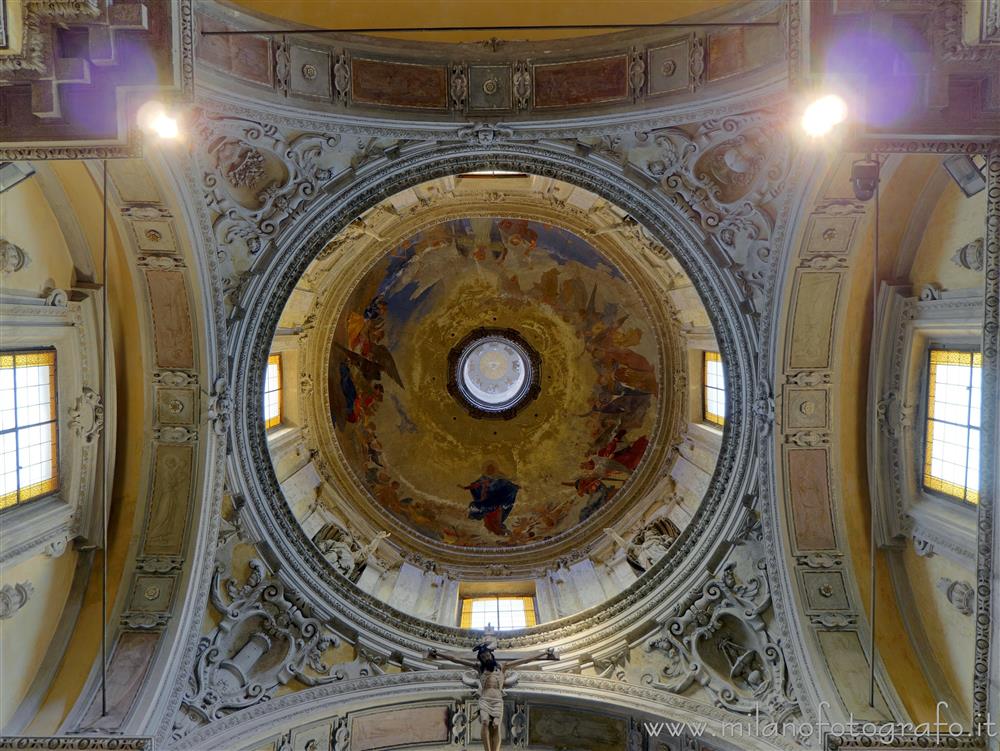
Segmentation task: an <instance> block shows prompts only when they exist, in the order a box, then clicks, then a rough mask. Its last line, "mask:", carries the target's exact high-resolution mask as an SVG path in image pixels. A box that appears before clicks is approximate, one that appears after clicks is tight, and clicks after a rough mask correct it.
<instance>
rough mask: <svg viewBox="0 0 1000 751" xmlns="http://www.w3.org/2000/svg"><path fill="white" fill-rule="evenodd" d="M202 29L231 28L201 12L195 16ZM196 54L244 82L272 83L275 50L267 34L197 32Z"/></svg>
mask: <svg viewBox="0 0 1000 751" xmlns="http://www.w3.org/2000/svg"><path fill="white" fill-rule="evenodd" d="M196 19H197V21H198V27H199V28H200V29H201V30H202V31H228V30H231V29H232V27H230V26H229V25H227V24H225V23H223V22H221V21H218V20H216V19H214V18H209V17H208V16H204V15H201V14H197V15H196ZM196 38H197V47H196V48H195V54H196V55H197V57H198V60H199V61H201V62H203V63H207V64H208V65H210V66H212V67H213V68H218V69H219V70H222V71H225V72H226V73H229V74H230V75H232V76H235V77H236V78H241V79H243V80H244V81H250V82H251V83H256V84H260V85H263V86H274V65H273V61H274V52H273V50H272V45H271V40H270V38H269V37H266V36H257V35H255V34H240V35H238V36H201V35H200V34H199V35H197V37H196Z"/></svg>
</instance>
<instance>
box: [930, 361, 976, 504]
mask: <svg viewBox="0 0 1000 751" xmlns="http://www.w3.org/2000/svg"><path fill="white" fill-rule="evenodd" d="M982 365H983V356H982V353H980V352H963V351H960V350H943V349H934V350H931V352H930V360H929V372H928V379H927V380H928V386H927V426H926V434H925V439H924V440H925V448H924V487H925V488H927V489H928V490H933V491H936V492H938V493H944V494H945V495H949V496H952V497H954V498H960V499H962V500H963V501H967V502H969V503H978V502H979V429H980V422H979V420H980V411H979V410H980V398H981V393H982V392H981V376H982Z"/></svg>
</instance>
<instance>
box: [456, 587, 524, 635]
mask: <svg viewBox="0 0 1000 751" xmlns="http://www.w3.org/2000/svg"><path fill="white" fill-rule="evenodd" d="M486 600H495V601H496V602H497V604H498V605H499V603H500V601H501V600H519V601H520V602H521V603H522V606H523V607H524V622H525V625H524V627H523V628H532V627H534V626H537V625H538V601H537V598H536V597H535V596H534V595H517V594H508V593H495V594H470V595H463V596H462V598H461V602H460V603H459V605H460V607H459V628H462V629H466V630H469V629H474V630H479V629H480V627H477V626H473V625H472V616H473V612H472V604H473V603H474V602H477V601H478V602H483V601H486ZM467 606H468V607H467ZM499 622H500V610H499V607H498V608H497V625H494V626H492V628H493V630H494V631H519V630H521V627H518V628H500V626H499Z"/></svg>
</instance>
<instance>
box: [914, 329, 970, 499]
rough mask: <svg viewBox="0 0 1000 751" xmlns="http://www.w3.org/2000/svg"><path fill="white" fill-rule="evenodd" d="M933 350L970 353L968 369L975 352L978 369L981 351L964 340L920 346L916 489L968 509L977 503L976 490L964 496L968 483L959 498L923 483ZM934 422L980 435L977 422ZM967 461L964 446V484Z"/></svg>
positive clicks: (927, 460) (928, 445)
mask: <svg viewBox="0 0 1000 751" xmlns="http://www.w3.org/2000/svg"><path fill="white" fill-rule="evenodd" d="M934 352H962V353H968V354H971V355H973V358H972V362H971V363H970V365H969V367H970V369H971V368H973V367H974V363H975V357H974V356H975V355H979V356H980V369H981V368H982V364H981V363H982V350H981V348H977V347H976V346H972V345H970V344H968V343H965V342H963V343H962V344H957V343H955V342H939V341H936V340H931V341H929V342H928V343H927V344H926V346H925V348H924V353H923V354H924V363H923V368H922V373H921V381H922V383H921V401H920V409H919V412H918V413H919V419H920V422H919V426H920V432H919V436H920V440H919V446H920V450H921V455H920V461H919V463H918V464H917V466H918V468H919V472H920V478H919V481H920V489H921V490H922V491H923V492H924V493H926V494H928V495H930V496H933V497H934V498H940V499H942V500H945V501H947V502H949V503H954V504H958V505H960V507H962V508H972V509H975V508H976V507H977V506H978V505H979V500H978V496H979V493H978V492H976V500H974V501H970V500H969V499H968V497H967V496H968V491H969V486H968V485H967V484H966V485H965V486H964V488H963V489H964V491H965V493H966V497H959V496H958V495H955V494H953V493H949V492H948V491H946V490H942V489H940V488H934V487H930V486H928V485H927V482H926V480H927V476H928V474H929V472H930V470H929V467H930V456H929V454H930V450H931V443H930V441H931V439H930V435H929V432H930V423H931V420H934V419H935V418H933V417H931V403H930V391H931V386H932V382H931V366H932V363H931V357H932V355H933V353H934ZM971 408H972V401H971V398H970V401H969V411H970V412H971ZM981 409H982V402H980V410H981ZM938 422H945V423H947V424H949V425H955V426H957V427H964V428H965V429H967V430H970V431H971V430H977V431H979V433H980V436H981V435H982V427H981V425H980V427H979V428H974V427H972V426H971V425H964V426H959V425H958V424H957V423H950V422H947V421H945V420H938ZM981 455H982V444H981V443H980V459H981ZM968 464H969V449H968V447H967V448H966V470H965V471H966V483H967V482H968V476H969V474H968V473H969V468H968ZM937 479H939V480H940V481H941V482H944V483H947V482H948V481H947V480H943V479H940V478H937ZM949 484H953V483H949Z"/></svg>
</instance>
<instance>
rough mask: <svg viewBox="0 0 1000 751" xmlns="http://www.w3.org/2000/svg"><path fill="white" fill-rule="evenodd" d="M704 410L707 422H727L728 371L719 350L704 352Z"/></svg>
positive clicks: (719, 423)
mask: <svg viewBox="0 0 1000 751" xmlns="http://www.w3.org/2000/svg"><path fill="white" fill-rule="evenodd" d="M702 382H703V383H704V397H703V399H704V410H703V413H702V415H703V417H704V420H705V422H710V423H713V424H714V425H724V424H725V422H726V371H725V369H724V368H723V366H722V356H721V355H720V354H719V353H718V352H705V353H704V370H703V372H702Z"/></svg>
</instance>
